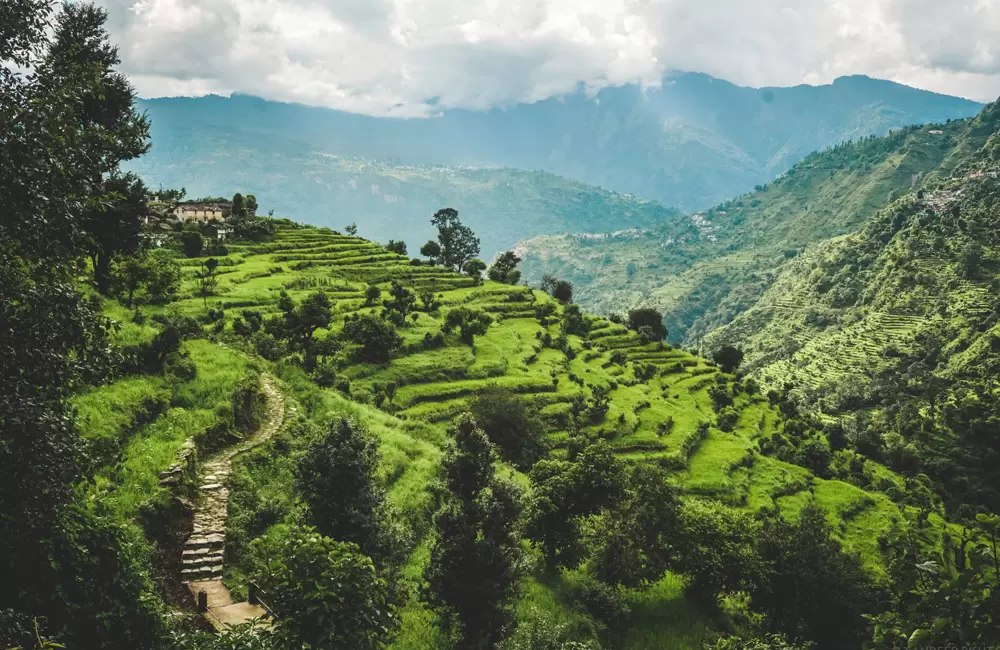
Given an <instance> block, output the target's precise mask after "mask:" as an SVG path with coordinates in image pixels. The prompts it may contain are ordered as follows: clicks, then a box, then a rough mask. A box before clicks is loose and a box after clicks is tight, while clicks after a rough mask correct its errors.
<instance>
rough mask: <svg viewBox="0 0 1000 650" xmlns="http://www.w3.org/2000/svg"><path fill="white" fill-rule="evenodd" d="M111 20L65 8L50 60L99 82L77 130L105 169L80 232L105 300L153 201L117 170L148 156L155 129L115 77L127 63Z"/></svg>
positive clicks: (87, 7) (82, 6)
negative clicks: (116, 265) (116, 266)
mask: <svg viewBox="0 0 1000 650" xmlns="http://www.w3.org/2000/svg"><path fill="white" fill-rule="evenodd" d="M107 19H108V14H107V11H106V10H104V9H102V8H99V7H97V6H95V5H93V4H86V3H72V4H66V5H64V6H63V8H62V11H61V12H60V13H59V15H58V17H57V19H56V25H55V33H54V36H53V42H52V46H51V48H50V50H49V53H48V57H47V58H48V63H49V64H50V65H51V66H53V67H54V68H57V69H58V68H63V69H72V68H77V69H80V66H86V67H87V68H88V69H87V71H86V72H84V73H83V74H87V75H90V76H91V79H94V80H95V81H96V84H95V85H94V86H93V87H91V88H90V89H89V90H88V91H86V92H84V93H83V94H82V96H81V97H80V100H81V101H80V102H79V104H78V105H77V107H76V115H75V126H76V128H77V129H78V130H79V131H80V132H81V133H82V134H84V135H83V137H85V138H95V136H96V137H97V138H99V139H94V140H91V142H90V146H91V149H92V150H93V151H92V153H94V154H96V156H97V158H96V160H99V161H100V162H99V169H94V170H93V171H92V173H91V175H90V178H89V179H88V180H89V182H90V183H91V189H90V191H89V192H87V195H89V196H90V197H91V198H92V199H98V197H101V198H100V199H99V200H91V201H89V205H88V206H87V207H86V209H85V211H84V218H83V220H82V222H81V226H82V229H83V231H84V232H85V234H86V238H87V242H88V253H89V255H90V257H91V259H92V260H93V265H94V280H95V282H96V284H97V289H98V291H100V292H101V293H102V294H105V295H106V294H107V293H108V291H109V288H110V270H111V261H112V259H113V258H114V257H115V256H116V255H119V254H127V253H130V252H132V251H134V250H136V249H137V248H138V246H139V218H140V216H141V215H142V214H145V213H146V197H147V195H148V193H149V192H148V190H147V189H146V186H145V185H144V184H143V183H142V181H141V180H140V179H139V177H138V176H136V175H135V174H132V173H127V174H122V173H121V172H120V171H119V169H118V167H119V165H120V163H122V162H125V161H128V160H131V159H133V158H136V157H137V156H139V155H141V154H143V153H145V152H146V151H147V150H148V149H149V145H148V143H147V142H146V139H147V138H148V136H149V122H148V121H147V120H146V118H145V116H144V115H139V114H138V113H137V112H136V110H135V90H134V89H133V88H132V86H131V84H130V83H129V81H128V78H127V77H126V76H125V75H124V74H122V73H120V72H117V71H115V69H114V67H115V66H117V65H118V64H119V63H121V60H120V58H119V56H118V49H117V48H116V47H114V46H113V45H111V43H110V42H108V34H107V31H106V30H105V28H104V26H105V23H106V22H107ZM81 72H82V70H81ZM101 135H103V136H104V137H100V136H101Z"/></svg>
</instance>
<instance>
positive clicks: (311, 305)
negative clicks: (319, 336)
mask: <svg viewBox="0 0 1000 650" xmlns="http://www.w3.org/2000/svg"><path fill="white" fill-rule="evenodd" d="M278 309H280V310H281V312H282V316H281V323H280V328H279V329H280V332H278V333H279V334H280V335H281V336H282V337H283V338H286V339H288V340H289V341H290V342H291V344H292V346H293V347H295V348H297V349H300V350H308V349H309V348H310V347H311V346H312V343H313V334H315V333H316V330H318V329H321V328H324V327H327V326H329V325H330V321H331V320H333V309H332V306H331V305H330V297H329V296H327V295H326V293H324V292H323V291H314V292H312V293H310V294H309V295H308V296H306V297H305V298H303V299H302V302H301V303H299V304H298V305H296V304H295V303H294V301H293V300H292V299H291V297H290V296H289V295H288V294H287V293H286V292H284V291H282V292H281V293H280V294H279V296H278Z"/></svg>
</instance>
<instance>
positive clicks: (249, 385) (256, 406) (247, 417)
mask: <svg viewBox="0 0 1000 650" xmlns="http://www.w3.org/2000/svg"><path fill="white" fill-rule="evenodd" d="M230 401H231V403H232V407H233V424H234V425H235V426H236V428H237V429H238V430H239V431H241V432H243V433H253V432H254V431H256V430H257V429H258V427H260V424H261V423H262V422H263V421H264V419H265V418H266V417H267V395H265V394H264V391H263V390H262V389H261V387H260V377H258V376H257V375H250V376H248V377H247V378H245V379H244V380H243V381H241V382H240V383H239V385H237V386H236V390H234V391H233V396H232V398H231V400H230Z"/></svg>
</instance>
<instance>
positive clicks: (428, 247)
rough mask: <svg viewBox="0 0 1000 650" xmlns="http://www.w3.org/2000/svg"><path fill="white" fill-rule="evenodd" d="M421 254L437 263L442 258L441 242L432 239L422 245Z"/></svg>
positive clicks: (432, 262)
mask: <svg viewBox="0 0 1000 650" xmlns="http://www.w3.org/2000/svg"><path fill="white" fill-rule="evenodd" d="M420 254H421V255H423V256H424V257H426V258H428V259H430V262H431V264H437V263H438V262H439V260H440V259H441V244H439V243H437V242H436V241H434V240H430V241H428V242H427V243H426V244H424V245H423V246H421V247H420Z"/></svg>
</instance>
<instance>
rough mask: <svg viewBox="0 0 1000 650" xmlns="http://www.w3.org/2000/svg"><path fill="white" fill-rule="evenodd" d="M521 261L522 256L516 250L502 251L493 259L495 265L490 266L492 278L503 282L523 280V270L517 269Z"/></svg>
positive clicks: (514, 282)
mask: <svg viewBox="0 0 1000 650" xmlns="http://www.w3.org/2000/svg"><path fill="white" fill-rule="evenodd" d="M521 261H522V260H521V258H520V257H518V256H517V255H516V254H515V253H514V251H505V252H503V253H500V255H499V256H498V257H497V258H496V259H495V260H494V261H493V265H492V266H490V270H489V277H490V280H493V281H494V282H502V283H503V284H517V283H518V282H520V281H521V272H520V271H519V270H518V269H517V265H518V264H520V263H521Z"/></svg>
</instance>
